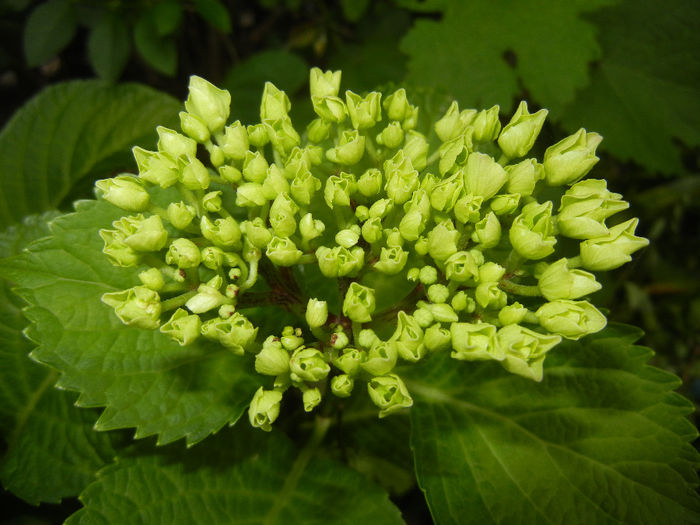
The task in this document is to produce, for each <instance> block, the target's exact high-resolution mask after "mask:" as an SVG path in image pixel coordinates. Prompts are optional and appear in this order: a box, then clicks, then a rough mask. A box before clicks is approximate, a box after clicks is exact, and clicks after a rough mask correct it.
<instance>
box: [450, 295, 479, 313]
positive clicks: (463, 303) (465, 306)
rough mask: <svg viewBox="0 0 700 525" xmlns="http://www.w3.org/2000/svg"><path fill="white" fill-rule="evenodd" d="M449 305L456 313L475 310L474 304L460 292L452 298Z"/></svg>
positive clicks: (472, 300)
mask: <svg viewBox="0 0 700 525" xmlns="http://www.w3.org/2000/svg"><path fill="white" fill-rule="evenodd" d="M450 305H452V308H453V309H454V310H455V311H456V312H463V311H465V310H466V311H467V312H473V311H474V309H475V308H476V302H475V301H474V299H472V298H471V297H469V296H468V295H467V294H466V293H465V292H464V291H462V290H460V291H459V292H457V293H456V294H454V296H453V297H452V300H451V301H450Z"/></svg>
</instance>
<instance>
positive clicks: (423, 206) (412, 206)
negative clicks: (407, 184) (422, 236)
mask: <svg viewBox="0 0 700 525" xmlns="http://www.w3.org/2000/svg"><path fill="white" fill-rule="evenodd" d="M403 209H404V211H406V212H412V211H417V212H418V213H420V214H421V217H423V219H424V220H426V221H427V220H428V219H429V218H430V215H431V211H432V210H431V208H430V194H429V193H428V192H427V191H425V190H424V189H422V188H418V189H417V190H416V191H414V192H413V194H412V195H411V198H410V199H409V200H408V201H407V202H405V203H404V205H403Z"/></svg>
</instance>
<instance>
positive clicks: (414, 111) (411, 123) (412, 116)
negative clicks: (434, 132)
mask: <svg viewBox="0 0 700 525" xmlns="http://www.w3.org/2000/svg"><path fill="white" fill-rule="evenodd" d="M408 108H409V109H407V110H406V116H405V117H404V119H403V122H402V124H401V126H402V127H403V129H404V131H408V130H409V129H415V128H416V126H417V125H418V115H419V113H420V109H419V108H418V106H410V105H409V106H408Z"/></svg>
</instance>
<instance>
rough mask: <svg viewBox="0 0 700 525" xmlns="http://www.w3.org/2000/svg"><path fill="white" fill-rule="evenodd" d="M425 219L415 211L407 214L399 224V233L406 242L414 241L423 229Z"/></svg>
mask: <svg viewBox="0 0 700 525" xmlns="http://www.w3.org/2000/svg"><path fill="white" fill-rule="evenodd" d="M425 223H426V221H425V219H424V218H423V215H421V213H420V212H419V211H417V210H413V211H410V212H408V213H407V214H406V215H404V216H403V218H402V219H401V222H400V223H399V232H400V233H401V236H402V237H403V238H404V239H406V240H407V241H415V240H417V239H418V237H420V234H421V233H423V230H424V229H425Z"/></svg>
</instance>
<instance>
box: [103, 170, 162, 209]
mask: <svg viewBox="0 0 700 525" xmlns="http://www.w3.org/2000/svg"><path fill="white" fill-rule="evenodd" d="M95 187H96V188H97V194H98V196H99V197H101V198H102V199H104V200H106V201H107V202H109V203H110V204H114V205H115V206H117V207H118V208H121V209H122V210H126V211H144V210H145V209H146V208H148V205H149V201H150V196H149V195H148V192H147V191H146V190H145V189H144V188H143V186H141V185H140V184H139V182H138V179H136V178H135V177H132V176H131V175H119V176H117V177H114V178H111V179H102V180H98V181H97V182H95Z"/></svg>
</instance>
